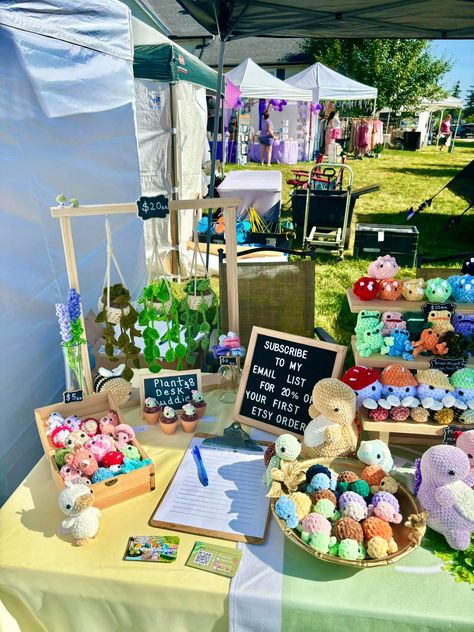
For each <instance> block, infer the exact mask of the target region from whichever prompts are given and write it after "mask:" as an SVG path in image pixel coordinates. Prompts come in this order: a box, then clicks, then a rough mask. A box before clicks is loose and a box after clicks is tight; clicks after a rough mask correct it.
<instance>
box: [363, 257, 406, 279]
mask: <svg viewBox="0 0 474 632" xmlns="http://www.w3.org/2000/svg"><path fill="white" fill-rule="evenodd" d="M399 269H400V268H399V265H398V263H397V261H396V259H395V257H392V256H391V255H385V256H384V257H377V259H376V260H375V261H372V263H371V264H370V265H369V268H368V275H369V277H373V278H375V279H391V278H393V277H394V276H396V275H397V272H398V270H399Z"/></svg>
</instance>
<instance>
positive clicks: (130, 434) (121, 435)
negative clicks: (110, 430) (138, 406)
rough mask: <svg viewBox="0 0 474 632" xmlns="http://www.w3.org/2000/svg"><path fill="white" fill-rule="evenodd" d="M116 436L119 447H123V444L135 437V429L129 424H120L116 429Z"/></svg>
mask: <svg viewBox="0 0 474 632" xmlns="http://www.w3.org/2000/svg"><path fill="white" fill-rule="evenodd" d="M114 437H115V442H116V444H117V448H118V449H119V448H123V446H125V445H127V444H128V443H130V441H133V440H134V439H135V431H134V430H133V428H132V426H129V425H128V424H119V425H118V426H116V427H115V429H114Z"/></svg>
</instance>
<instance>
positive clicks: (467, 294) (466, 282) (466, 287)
mask: <svg viewBox="0 0 474 632" xmlns="http://www.w3.org/2000/svg"><path fill="white" fill-rule="evenodd" d="M453 298H454V300H455V301H456V302H457V303H474V276H471V275H470V274H463V276H462V277H461V278H460V279H459V280H458V281H457V283H455V284H454V286H453Z"/></svg>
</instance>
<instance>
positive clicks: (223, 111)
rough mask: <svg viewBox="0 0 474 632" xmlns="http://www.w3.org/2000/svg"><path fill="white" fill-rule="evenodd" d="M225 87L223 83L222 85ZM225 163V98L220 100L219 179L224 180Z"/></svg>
mask: <svg viewBox="0 0 474 632" xmlns="http://www.w3.org/2000/svg"><path fill="white" fill-rule="evenodd" d="M224 86H225V83H224ZM225 161H226V146H225V98H224V99H223V100H222V161H221V178H222V179H224V167H225Z"/></svg>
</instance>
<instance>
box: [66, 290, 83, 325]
mask: <svg viewBox="0 0 474 632" xmlns="http://www.w3.org/2000/svg"><path fill="white" fill-rule="evenodd" d="M67 309H68V312H69V318H70V320H71V322H72V323H73V322H74V321H76V320H77V319H78V318H79V317H80V316H81V295H80V294H78V293H77V292H76V290H75V289H74V288H73V287H71V288H69V290H68V291H67Z"/></svg>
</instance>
